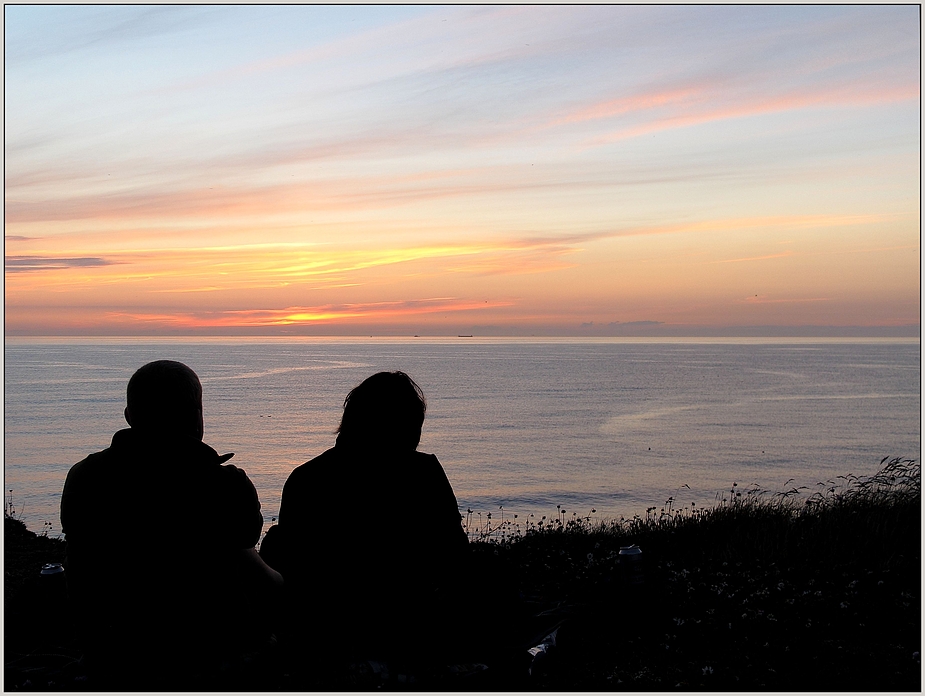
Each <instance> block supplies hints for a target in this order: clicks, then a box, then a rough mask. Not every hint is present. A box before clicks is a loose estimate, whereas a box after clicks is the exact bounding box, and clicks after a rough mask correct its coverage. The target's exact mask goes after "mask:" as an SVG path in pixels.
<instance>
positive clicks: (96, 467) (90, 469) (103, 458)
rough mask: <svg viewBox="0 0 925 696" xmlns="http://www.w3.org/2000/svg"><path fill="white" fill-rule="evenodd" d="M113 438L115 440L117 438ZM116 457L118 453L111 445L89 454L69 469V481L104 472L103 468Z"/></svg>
mask: <svg viewBox="0 0 925 696" xmlns="http://www.w3.org/2000/svg"><path fill="white" fill-rule="evenodd" d="M120 432H121V431H120ZM117 435H118V433H117ZM113 439H114V440H115V438H113ZM115 458H116V453H115V452H114V451H113V448H112V447H111V446H110V447H107V448H106V449H103V450H100V451H99V452H94V453H93V454H88V455H87V456H86V457H84V458H83V459H81V460H80V461H79V462H77V463H76V464H74V465H72V466H71V468H70V469H68V472H67V478H68V480H69V481H71V482H73V481H75V480H78V479H83V478H87V477H90V476H93V475H94V474H96V473H102V471H103V470H105V469H106V468H107V467H108V466H110V465H111V464H112V462H113V461H114V460H115Z"/></svg>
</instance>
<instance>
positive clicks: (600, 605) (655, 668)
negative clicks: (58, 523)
mask: <svg viewBox="0 0 925 696" xmlns="http://www.w3.org/2000/svg"><path fill="white" fill-rule="evenodd" d="M841 478H842V481H841V483H840V484H838V485H836V484H834V483H832V482H828V484H831V485H825V486H824V487H822V488H820V491H819V492H817V493H816V494H814V495H813V496H811V497H809V498H808V499H806V497H805V496H800V495H799V494H798V492H797V491H789V492H783V493H778V494H774V495H769V494H764V493H761V492H760V491H755V490H752V491H745V492H741V491H739V490H738V489H737V487H735V486H734V487H733V488H731V489H730V491H729V493H728V495H727V497H726V500H724V501H718V502H717V503H716V504H715V505H714V506H713V507H711V508H697V507H696V506H694V505H691V506H689V507H681V509H680V510H678V509H676V508H675V504H676V502H675V501H670V502H666V505H667V507H666V508H650V510H649V511H648V513H647V516H646V518H634V519H632V520H620V521H613V522H608V523H602V522H595V521H594V519H593V517H592V516H591V515H588V516H586V517H584V518H582V517H579V516H577V515H575V514H570V515H568V516H566V513H563V512H561V511H560V514H559V515H558V516H556V517H554V518H552V519H548V520H541V521H539V522H532V521H529V522H527V523H526V524H525V525H524V524H523V523H522V522H517V521H514V520H512V519H507V520H505V521H504V522H503V523H501V524H499V525H498V526H496V527H494V528H491V527H487V526H486V527H484V528H480V529H479V530H477V532H476V533H475V537H476V538H475V539H474V541H473V544H472V551H473V554H474V556H475V558H476V561H477V562H476V563H475V564H474V567H478V568H482V569H488V570H487V571H485V570H483V571H480V572H479V573H478V574H474V575H473V577H472V582H471V587H472V591H473V592H476V593H485V596H486V597H488V596H496V595H498V594H501V595H504V596H510V597H511V598H512V600H513V601H518V602H522V603H524V604H525V605H526V606H531V607H535V608H536V610H537V612H539V611H544V612H545V614H546V616H548V617H549V619H550V622H551V625H552V623H553V622H554V623H555V624H558V625H559V628H558V631H557V633H556V640H555V643H556V644H555V647H552V648H550V649H549V650H548V652H547V653H546V655H545V656H544V659H542V660H540V661H537V662H535V663H533V665H532V670H531V674H530V676H526V674H521V675H519V676H516V677H514V678H511V677H510V676H509V675H508V676H506V677H505V678H504V679H500V680H499V679H498V678H495V679H491V678H489V677H488V675H489V674H490V673H491V672H492V670H491V668H489V669H488V670H486V671H485V672H483V673H481V674H480V675H477V676H475V677H466V676H461V677H459V678H458V679H455V680H449V681H446V680H444V681H440V682H427V681H426V680H423V679H419V680H417V681H412V680H405V679H403V680H401V681H398V680H396V679H395V675H394V674H393V675H392V677H391V678H386V676H385V675H384V674H383V673H373V672H372V671H371V670H369V669H363V670H357V669H352V670H349V671H341V672H338V671H332V672H331V673H325V674H322V673H319V674H318V675H317V677H316V678H315V679H314V680H313V681H311V682H310V683H305V682H300V683H298V684H296V683H293V682H291V681H288V680H287V675H284V674H280V673H278V672H276V671H274V670H266V671H265V672H263V673H260V672H259V670H258V671H257V672H256V673H254V674H252V675H251V676H250V679H249V680H245V681H241V682H239V683H238V688H240V689H242V690H261V691H272V690H298V689H319V690H321V689H325V690H327V689H331V690H372V689H377V688H386V689H396V690H403V689H416V688H421V689H438V690H444V689H445V690H454V689H460V690H472V691H478V690H482V689H490V690H515V689H516V690H522V689H528V690H532V691H545V690H549V691H598V690H607V691H672V690H681V691H725V690H729V691H911V692H918V691H920V690H921V657H920V653H921V469H920V466H919V465H918V464H917V463H915V462H912V461H910V460H899V459H894V460H891V461H887V460H884V462H883V469H882V470H881V472H880V473H878V474H877V475H876V476H874V477H870V478H863V479H862V478H858V477H852V476H848V477H841ZM798 499H799V502H798ZM4 535H5V558H4V560H5V574H4V600H5V610H4V637H5V640H4V664H5V669H4V690H6V691H15V690H43V691H44V690H85V689H90V688H92V687H93V685H92V683H90V682H88V681H87V678H86V675H84V674H82V673H81V669H80V666H79V663H78V660H79V658H80V655H81V643H80V638H79V635H78V633H77V631H76V629H75V627H74V626H73V625H72V623H71V621H70V620H69V615H68V612H67V605H66V593H65V591H64V590H63V587H61V586H52V585H50V584H49V583H47V582H45V581H44V580H45V579H44V578H41V577H40V576H39V572H40V570H41V568H42V565H43V564H44V563H53V562H62V561H63V560H64V555H65V544H64V542H63V541H61V540H58V539H53V538H50V537H47V536H42V535H36V534H34V533H32V532H30V531H28V530H26V528H25V527H24V526H23V525H22V524H21V523H20V522H18V521H17V520H15V519H14V518H13V517H11V516H9V515H7V516H6V519H5V526H4ZM630 544H638V545H639V547H640V548H641V549H642V550H643V564H642V567H643V578H642V583H641V584H631V583H630V578H628V577H627V575H626V573H625V571H624V568H625V566H621V565H620V564H619V563H618V559H619V550H620V548H621V547H623V546H628V545H630ZM461 630H464V631H468V632H469V633H471V635H472V640H473V641H480V642H483V643H485V644H490V643H491V642H492V641H493V640H496V639H497V637H498V636H499V635H500V634H501V633H502V632H503V631H504V630H505V627H504V626H496V625H495V626H486V625H473V626H468V627H461ZM527 664H528V663H527V662H525V666H526V665H527ZM178 688H181V689H182V688H183V686H182V685H179V686H178Z"/></svg>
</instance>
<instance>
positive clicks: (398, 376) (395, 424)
mask: <svg viewBox="0 0 925 696" xmlns="http://www.w3.org/2000/svg"><path fill="white" fill-rule="evenodd" d="M426 411H427V402H426V401H425V400H424V392H423V391H421V388H420V387H419V386H418V385H417V383H416V382H415V381H414V380H413V379H411V377H409V376H408V375H406V374H405V373H404V372H400V371H395V372H377V373H376V374H374V375H373V376H372V377H368V378H367V379H365V380H363V382H362V383H360V384H359V385H358V386H357V387H354V388H353V389H352V390H351V391H350V393H349V394H347V398H346V399H344V415H343V417H342V418H341V421H340V427H339V428H338V429H337V432H338V436H337V445H338V446H339V447H349V448H355V449H379V450H387V451H394V452H400V451H414V450H415V449H417V446H418V443H419V442H420V441H421V427H422V426H423V424H424V414H425V412H426Z"/></svg>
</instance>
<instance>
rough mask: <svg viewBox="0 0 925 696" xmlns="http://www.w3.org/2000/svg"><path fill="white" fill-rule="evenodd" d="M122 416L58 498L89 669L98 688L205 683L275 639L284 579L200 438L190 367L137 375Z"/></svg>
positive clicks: (256, 521)
mask: <svg viewBox="0 0 925 696" xmlns="http://www.w3.org/2000/svg"><path fill="white" fill-rule="evenodd" d="M125 420H126V421H127V422H128V424H129V426H130V427H129V428H128V429H125V430H120V431H119V432H117V433H116V434H115V435H114V436H113V439H112V444H111V446H110V447H109V448H107V449H105V450H103V451H102V452H98V453H96V454H91V455H90V456H89V457H87V458H86V459H84V460H83V461H81V462H79V463H78V464H75V465H74V466H73V467H71V469H70V471H69V472H68V475H67V480H66V482H65V484H64V493H63V495H62V498H61V526H62V529H63V531H64V534H65V538H66V540H67V577H68V592H69V595H70V598H71V601H72V603H73V604H74V606H75V609H76V611H77V616H78V619H79V621H80V624H81V627H82V629H83V630H84V632H85V634H86V640H87V645H86V653H85V657H86V659H87V669H88V671H89V672H90V673H91V676H92V677H93V678H94V679H96V680H97V681H96V682H95V683H96V684H97V685H101V686H103V687H106V688H127V689H132V690H138V689H146V688H147V689H151V688H158V689H160V688H171V689H187V688H197V687H198V688H208V687H209V686H212V685H214V684H215V682H214V681H210V679H213V678H214V677H215V676H216V675H218V674H220V673H222V670H223V669H225V671H226V672H227V669H228V665H229V664H233V663H234V660H235V659H236V658H238V657H239V656H240V655H242V654H244V653H247V652H251V651H257V650H259V649H260V648H261V647H263V646H264V645H265V643H266V642H267V641H268V640H270V633H269V630H268V616H267V615H266V614H267V612H268V611H269V607H270V605H271V603H272V601H273V595H274V592H278V591H280V587H281V584H282V578H281V577H280V575H279V574H278V573H276V572H275V571H273V570H272V569H271V568H270V567H269V566H267V565H266V564H265V563H264V562H263V561H262V559H261V558H260V557H259V556H258V554H257V552H256V550H255V548H254V547H255V545H256V543H257V542H258V540H259V538H260V533H261V530H262V527H263V516H262V515H261V513H260V503H259V501H258V498H257V491H256V489H255V488H254V485H253V484H252V483H251V481H250V480H249V479H248V477H247V475H246V474H245V472H244V471H243V470H241V469H238V468H237V467H235V466H232V465H230V464H225V462H226V461H227V460H228V459H230V458H231V457H232V456H233V455H232V454H224V455H219V454H218V453H217V452H216V451H215V450H214V449H212V448H211V447H209V446H208V445H206V444H204V443H203V442H202V436H203V420H202V387H201V385H200V382H199V378H198V377H197V376H196V373H195V372H193V371H192V370H191V369H190V368H189V367H187V366H186V365H184V364H182V363H179V362H174V361H170V360H158V361H156V362H152V363H148V364H147V365H144V366H143V367H141V368H140V369H139V370H138V371H137V372H135V374H134V375H133V376H132V378H131V380H130V381H129V384H128V389H127V406H126V408H125Z"/></svg>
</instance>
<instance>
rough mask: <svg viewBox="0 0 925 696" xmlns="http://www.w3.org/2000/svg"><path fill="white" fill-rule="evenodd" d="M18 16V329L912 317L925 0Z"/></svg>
mask: <svg viewBox="0 0 925 696" xmlns="http://www.w3.org/2000/svg"><path fill="white" fill-rule="evenodd" d="M4 14H5V47H6V55H5V58H6V61H5V78H6V83H5V90H6V91H5V116H6V121H5V222H6V229H5V234H6V238H5V255H6V275H5V280H6V288H5V322H6V331H7V334H9V335H17V334H19V335H50V334H91V335H92V334H115V335H119V334H126V335H128V334H199V333H211V334H234V333H266V334H335V335H336V334H358V333H385V334H389V333H393V334H413V333H419V334H421V335H428V334H436V335H439V334H449V335H456V334H458V333H462V334H470V333H472V334H530V333H538V334H561V335H576V334H582V333H585V334H601V335H606V334H614V333H616V334H633V333H647V332H652V331H656V332H657V331H662V330H664V331H675V332H682V333H683V332H686V331H688V332H691V333H697V332H698V331H710V330H714V329H715V327H727V328H726V329H724V330H727V331H732V332H735V331H736V330H741V329H743V327H777V328H776V329H771V330H772V331H778V332H780V331H784V332H786V331H787V330H790V329H789V327H797V329H794V330H798V329H799V327H803V328H804V329H805V327H807V326H815V327H836V328H833V330H837V327H845V326H857V327H873V328H870V329H867V330H868V331H871V332H873V333H876V332H877V331H881V332H886V333H890V332H891V331H892V332H895V331H897V330H900V329H897V327H901V326H904V325H905V326H907V327H911V328H907V329H906V331H907V332H908V331H911V332H913V334H917V331H918V328H917V326H918V323H919V316H920V307H919V305H920V285H919V277H920V276H919V259H920V236H919V233H920V219H919V209H920V208H919V203H920V201H919V192H920V178H919V135H920V126H919V117H920V77H919V67H920V66H919V56H920V45H919V32H920V17H919V8H918V7H917V6H914V5H905V6H843V7H839V6H815V7H800V6H780V7H776V6H762V7H749V6H739V7H730V6H706V7H704V6H677V5H674V6H669V7H655V6H590V7H569V6H565V7H546V6H540V7H523V6H507V7H467V6H459V7H436V8H434V7H422V6H410V7H397V8H396V7H377V6H362V7H342V6H341V7H338V6H330V7H313V6H272V7H263V6H227V7H222V6H214V5H213V6H199V7H192V6H151V7H142V6H123V7H119V6H54V7H53V6H26V5H22V6H6V7H5V13H4ZM729 327H731V328H729Z"/></svg>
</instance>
